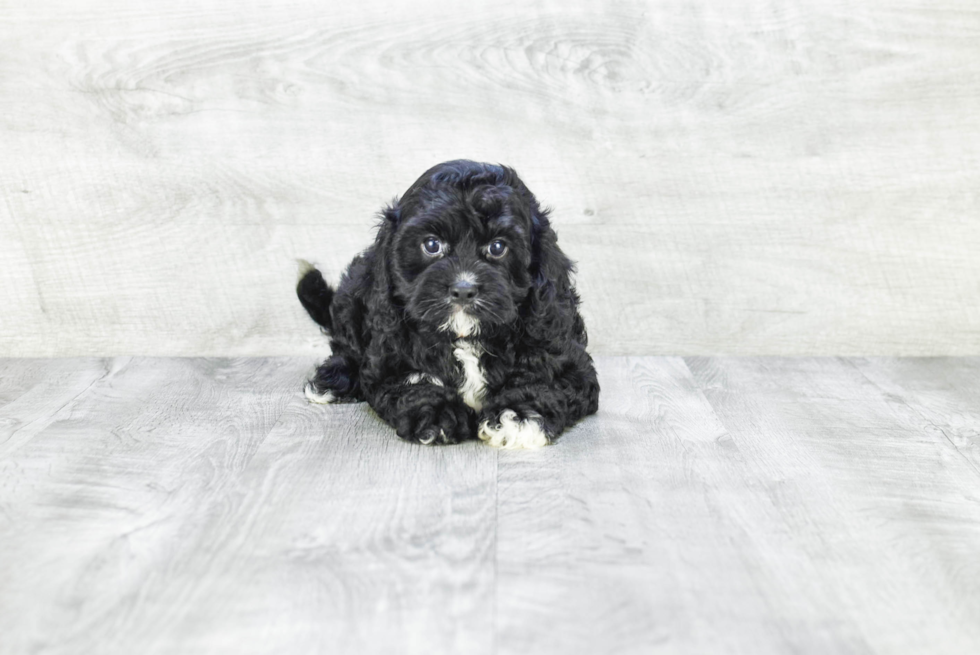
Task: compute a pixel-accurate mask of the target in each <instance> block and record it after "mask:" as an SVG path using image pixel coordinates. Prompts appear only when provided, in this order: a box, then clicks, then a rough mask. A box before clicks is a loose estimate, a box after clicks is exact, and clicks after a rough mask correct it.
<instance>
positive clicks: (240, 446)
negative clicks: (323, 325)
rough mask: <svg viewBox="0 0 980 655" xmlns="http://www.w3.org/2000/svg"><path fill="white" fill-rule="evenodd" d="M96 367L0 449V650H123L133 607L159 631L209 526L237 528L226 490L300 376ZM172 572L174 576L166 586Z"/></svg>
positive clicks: (232, 365) (258, 369)
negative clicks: (48, 416)
mask: <svg viewBox="0 0 980 655" xmlns="http://www.w3.org/2000/svg"><path fill="white" fill-rule="evenodd" d="M107 368H108V369H109V372H108V374H106V375H104V376H103V377H102V378H101V379H100V380H98V381H97V382H96V383H95V384H93V385H91V387H90V388H89V389H88V390H87V391H86V392H85V393H83V394H82V395H80V396H78V397H77V398H76V399H75V401H74V404H73V407H72V408H71V411H70V412H69V413H68V414H67V415H60V416H57V418H58V420H55V421H53V422H51V423H50V424H49V425H47V426H46V427H45V428H44V429H43V430H41V431H40V432H38V434H36V435H35V436H34V438H33V439H31V440H30V442H28V443H26V444H24V445H22V446H21V447H20V448H19V449H18V450H17V451H16V452H14V453H13V454H9V455H8V456H7V457H5V458H4V459H2V460H0V481H2V483H0V484H2V497H0V505H2V507H3V508H4V512H3V521H2V523H0V543H2V544H3V552H4V558H3V563H2V565H0V588H2V589H3V592H2V593H0V633H2V634H3V635H4V639H3V640H2V645H0V650H2V651H3V652H9V653H24V652H53V653H75V652H135V651H133V650H128V649H129V647H130V646H131V645H133V644H130V643H127V641H126V637H127V636H128V633H127V628H128V627H129V626H131V623H130V621H131V620H132V618H133V617H134V616H136V617H138V616H141V615H142V616H144V618H145V619H146V622H145V623H144V624H141V625H140V631H143V632H150V633H152V632H153V631H154V630H160V629H165V627H166V626H167V625H168V620H169V617H170V615H172V614H173V613H175V612H178V613H179V612H180V608H181V607H182V605H183V604H184V603H185V602H186V601H187V599H188V597H189V596H190V595H191V593H192V592H193V590H194V589H196V587H195V585H194V584H192V578H193V577H196V576H198V575H199V572H200V571H199V569H202V568H203V569H206V568H207V567H206V565H205V566H202V564H201V563H202V561H204V562H206V561H207V558H209V557H212V556H213V550H212V549H210V548H209V541H208V539H207V537H208V533H209V530H212V529H213V528H214V527H218V526H223V527H225V528H228V529H229V530H230V531H231V533H232V534H237V533H240V526H236V525H234V524H231V525H230V526H229V524H228V523H225V522H223V519H230V518H233V517H234V514H233V512H232V510H233V508H234V506H233V504H232V503H230V502H229V499H228V495H229V494H231V493H233V492H234V491H235V490H236V489H238V487H237V483H236V481H237V478H238V476H239V475H240V472H241V471H242V470H244V468H245V467H246V465H247V463H248V461H249V460H250V459H251V457H252V456H253V455H254V454H255V452H256V450H257V449H258V447H259V445H260V444H261V442H262V440H263V439H264V438H265V437H266V435H268V433H269V431H270V430H271V429H272V426H273V425H274V424H275V422H276V420H277V419H278V417H279V416H280V414H281V413H282V411H283V408H284V407H285V405H286V404H287V402H289V400H290V398H291V396H294V395H296V394H297V393H298V389H299V386H298V385H297V381H298V379H301V378H302V376H303V374H304V373H305V371H304V370H303V369H302V368H301V367H299V366H297V362H292V363H290V362H289V361H288V360H286V361H283V360H269V359H253V360H238V361H233V360H188V359H136V360H128V359H126V360H113V361H112V363H111V365H110V366H109V367H107ZM303 368H306V367H303ZM52 370H55V371H56V370H57V365H56V363H55V365H53V366H52ZM290 392H292V393H290ZM195 555H197V557H198V558H199V559H195ZM195 566H197V569H198V570H195V568H194V567H195ZM172 580H177V581H181V582H183V586H182V587H180V592H181V593H180V594H178V595H176V596H173V597H168V596H166V595H165V594H164V593H163V592H164V590H166V589H168V588H169V587H168V583H169V582H170V581H172ZM199 581H200V582H202V583H206V582H207V579H206V578H204V579H202V580H199ZM141 612H147V614H141ZM161 626H162V627H161ZM136 650H138V651H144V649H143V648H136Z"/></svg>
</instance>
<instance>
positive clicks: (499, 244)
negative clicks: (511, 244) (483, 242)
mask: <svg viewBox="0 0 980 655" xmlns="http://www.w3.org/2000/svg"><path fill="white" fill-rule="evenodd" d="M506 253H507V244H506V243H504V242H503V241H501V240H500V239H497V240H496V241H494V242H493V243H491V244H490V245H489V246H487V254H488V255H490V256H491V257H492V258H494V259H500V258H501V257H503V256H504V255H505V254H506Z"/></svg>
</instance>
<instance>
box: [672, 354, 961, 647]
mask: <svg viewBox="0 0 980 655" xmlns="http://www.w3.org/2000/svg"><path fill="white" fill-rule="evenodd" d="M686 361H687V362H688V364H689V365H690V367H691V369H692V371H693V374H694V378H695V380H696V381H697V384H698V386H699V387H700V388H701V389H702V390H703V393H704V395H705V397H706V398H707V400H708V401H709V402H710V403H711V406H712V407H713V408H714V410H715V412H716V413H717V415H718V417H719V418H720V420H721V421H722V423H723V424H724V425H725V428H726V429H727V431H728V434H729V435H730V437H731V439H732V440H733V443H734V444H735V445H736V446H737V448H738V450H739V452H740V453H741V455H742V457H744V458H745V461H746V462H747V464H748V466H749V467H750V468H751V470H752V473H753V475H754V477H755V480H756V481H755V484H754V485H753V486H757V487H758V488H760V489H762V490H764V492H765V493H766V494H767V495H768V496H769V498H770V502H771V506H772V511H773V512H774V513H775V514H776V515H777V516H779V518H780V520H781V522H782V523H783V534H784V535H785V536H786V538H787V539H788V540H789V544H790V545H791V549H792V551H791V552H792V557H793V559H794V560H795V562H793V567H792V568H790V569H787V573H789V576H788V577H786V578H784V580H786V581H790V582H795V583H796V584H801V583H803V584H805V588H802V589H798V590H797V591H798V592H799V593H793V594H792V595H791V597H785V598H780V604H776V605H774V608H773V609H774V612H776V616H777V617H778V618H779V620H777V622H776V623H775V625H774V627H776V628H779V629H781V630H784V631H786V633H787V634H788V635H790V636H792V643H794V644H796V646H797V648H799V649H801V650H812V651H814V652H821V651H823V652H830V651H835V652H836V650H838V649H837V648H831V649H826V648H824V649H821V648H812V647H811V646H812V645H813V644H812V642H810V641H809V637H810V636H811V635H815V634H823V635H825V636H827V637H831V636H837V635H839V634H840V629H841V627H842V625H847V626H850V629H851V630H852V631H853V632H854V635H853V636H854V637H855V638H856V641H855V645H857V644H860V645H861V647H862V649H864V648H867V649H869V650H870V651H871V652H882V653H892V652H902V653H910V652H915V653H930V652H936V651H943V652H956V653H970V652H975V651H976V649H977V648H978V645H980V582H978V581H980V564H978V562H977V559H976V557H975V552H976V548H975V545H976V544H978V543H980V503H978V502H977V499H978V490H980V477H978V475H977V472H976V470H975V469H974V468H973V467H972V466H971V465H970V463H969V462H968V461H966V460H965V459H964V458H963V457H961V456H960V454H959V453H958V452H957V451H956V450H955V449H954V448H953V446H952V445H951V444H950V442H949V441H948V440H947V439H945V438H943V436H942V435H940V434H937V433H936V431H930V430H926V429H924V425H923V421H922V420H921V418H920V417H918V416H914V417H912V419H913V420H910V414H909V413H908V412H907V411H906V409H907V408H905V407H901V406H896V403H894V402H893V401H891V400H889V399H888V398H887V397H886V395H885V394H883V393H882V391H881V389H880V388H879V387H878V386H877V385H875V384H873V383H871V382H870V381H869V380H868V378H867V377H865V376H864V375H862V374H861V372H860V371H858V370H857V369H856V368H855V367H854V366H853V365H852V364H851V363H850V362H848V361H846V360H841V359H732V358H690V359H687V360H686ZM754 528H755V526H752V530H753V532H754ZM771 555H772V557H773V558H774V559H775V560H777V561H783V562H784V563H787V564H789V563H790V560H789V559H787V555H788V553H780V552H773V553H771ZM780 595H781V594H780ZM815 610H816V611H815ZM784 612H785V614H784Z"/></svg>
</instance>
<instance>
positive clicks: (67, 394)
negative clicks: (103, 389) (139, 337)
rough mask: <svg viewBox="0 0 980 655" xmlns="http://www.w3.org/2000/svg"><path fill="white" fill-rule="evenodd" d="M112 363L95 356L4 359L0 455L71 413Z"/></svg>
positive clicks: (0, 383) (0, 381)
mask: <svg viewBox="0 0 980 655" xmlns="http://www.w3.org/2000/svg"><path fill="white" fill-rule="evenodd" d="M111 366H112V365H111V363H110V362H109V361H107V360H102V359H92V358H88V359H57V360H45V359H6V360H0V458H3V457H5V456H7V455H8V454H10V453H12V452H14V451H16V450H17V449H18V448H20V447H21V446H22V445H24V444H25V443H27V442H28V441H30V440H31V439H32V438H33V437H34V436H35V435H36V434H37V433H38V432H40V431H41V430H43V429H44V428H46V427H47V426H48V425H50V424H51V423H52V422H53V421H57V420H64V419H65V418H67V417H68V416H70V415H71V412H72V408H73V406H74V402H75V399H76V398H77V397H78V396H80V395H82V394H84V393H85V392H86V391H87V390H88V389H89V388H90V387H91V386H92V385H93V384H95V383H96V382H98V381H99V380H101V379H103V378H104V377H105V376H107V375H109V374H110V372H111Z"/></svg>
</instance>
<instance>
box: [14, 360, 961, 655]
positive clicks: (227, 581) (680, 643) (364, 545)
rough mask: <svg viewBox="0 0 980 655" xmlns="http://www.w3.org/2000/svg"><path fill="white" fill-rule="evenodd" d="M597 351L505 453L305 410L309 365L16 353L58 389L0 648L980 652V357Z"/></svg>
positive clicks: (18, 497) (25, 447) (346, 408)
mask: <svg viewBox="0 0 980 655" xmlns="http://www.w3.org/2000/svg"><path fill="white" fill-rule="evenodd" d="M96 364H98V366H96ZM597 364H598V369H599V375H600V380H601V382H602V385H603V396H602V404H601V408H600V412H599V414H597V415H596V416H594V417H590V418H589V419H587V420H585V421H583V422H582V423H580V424H579V425H578V426H576V427H575V428H574V429H572V430H571V431H570V432H568V433H567V434H566V435H565V437H564V438H563V439H562V440H561V441H560V442H559V443H558V444H557V445H555V446H553V447H549V448H546V449H543V450H540V451H530V452H511V451H499V452H498V451H494V450H493V449H491V448H488V447H485V446H484V445H483V444H480V443H469V444H464V445H462V446H459V447H445V448H432V447H422V446H417V445H412V444H406V443H404V442H402V441H400V440H398V439H397V437H395V435H394V433H393V431H392V430H391V429H390V428H388V427H387V426H385V425H384V424H383V423H382V422H381V421H380V420H379V419H378V418H377V416H375V415H374V413H373V412H372V411H371V410H370V409H369V408H368V407H367V406H366V405H363V404H360V405H343V406H328V407H321V406H311V405H308V404H307V403H306V401H305V399H304V398H303V396H302V393H301V388H302V382H303V379H304V377H305V376H306V375H307V374H308V373H309V371H310V368H311V365H312V360H310V359H309V358H263V359H255V360H249V359H239V360H227V359H203V360H202V359H167V358H120V359H114V360H105V361H99V360H69V361H59V360H46V361H45V360H41V361H37V362H19V361H12V360H5V361H0V379H2V380H4V382H3V383H0V394H3V397H5V398H9V397H16V399H15V400H14V401H13V403H14V405H15V409H16V407H17V406H16V403H18V402H22V407H21V409H23V407H26V406H27V405H26V404H23V403H25V402H26V401H23V399H24V398H27V397H29V396H31V394H33V396H31V397H32V398H33V399H32V400H31V406H32V407H33V408H34V410H35V413H36V412H38V411H42V410H44V408H48V409H49V410H50V412H51V414H50V415H49V416H47V417H46V418H45V417H44V416H34V417H33V423H32V424H35V425H37V426H38V427H37V429H36V430H35V432H34V434H33V436H32V438H31V439H29V440H26V441H24V442H23V443H21V444H20V445H19V447H18V448H16V449H14V450H11V451H9V452H7V453H6V454H5V456H4V457H3V458H0V551H2V557H0V634H2V635H3V639H0V653H3V654H4V655H6V654H7V653H11V654H14V653H17V654H19V653H23V652H38V653H65V654H67V653H82V652H84V653H89V652H98V653H120V654H121V653H133V652H146V653H166V654H169V653H215V652H235V653H243V654H253V653H254V654H266V653H280V652H289V653H297V654H302V653H358V654H360V653H388V652H393V651H397V652H408V653H423V652H424V653H460V652H466V653H471V652H472V653H488V654H489V653H525V652H534V653H542V654H547V653H563V654H566V653H567V654H573V655H574V654H575V653H595V652H610V653H647V652H668V653H692V654H693V653H753V654H764V653H784V652H812V653H827V652H834V653H837V652H843V653H933V652H943V653H953V654H959V653H964V654H965V653H973V652H976V651H977V649H978V647H980V629H978V627H977V626H980V621H978V620H977V619H978V618H980V587H978V580H980V564H978V563H977V560H976V557H975V553H976V552H977V549H978V548H980V502H978V498H980V496H978V493H980V474H978V472H977V469H976V468H975V467H974V463H973V461H972V459H971V456H972V455H971V451H969V450H968V449H964V447H963V446H964V444H965V443H966V441H963V442H960V441H957V440H958V439H967V440H968V439H969V438H970V437H971V434H972V433H970V429H971V426H973V427H974V428H975V427H976V425H977V424H978V422H977V416H976V408H977V405H976V398H977V396H976V395H975V394H974V393H973V391H974V390H975V389H976V384H977V382H976V379H977V378H976V377H975V376H974V374H975V372H976V369H977V361H976V360H975V359H956V358H951V359H936V360H876V359H859V360H847V359H776V358H754V359H739V358H687V359H681V358H676V357H670V358H660V357H626V358H621V357H601V358H599V359H598V362H597ZM44 371H48V372H50V374H51V375H50V376H45V375H43V372H44ZM72 372H74V374H75V375H76V377H77V379H76V380H75V382H77V386H80V387H81V388H77V389H75V391H74V395H73V396H71V399H70V402H68V401H64V400H63V398H65V397H66V394H67V389H68V387H69V386H71V385H67V384H66V382H65V381H67V380H71V379H73V378H72ZM84 374H87V375H88V376H89V377H88V378H84ZM48 377H50V380H48ZM86 379H90V380H91V381H90V382H89V383H88V384H87V385H86V386H81V383H82V382H83V381H84V380H86ZM73 384H75V383H74V382H73ZM46 398H52V399H55V398H57V399H61V400H59V401H58V402H54V401H51V402H48V401H47V400H46ZM65 402H68V404H67V405H66V404H65ZM8 406H9V405H8ZM66 407H67V409H65V408H66ZM4 409H5V408H0V417H2V416H3V411H4ZM18 411H20V410H18ZM938 428H942V429H938ZM950 429H953V430H955V432H949V430H950ZM944 430H945V431H947V432H948V435H947V434H944V433H943V431H944ZM954 444H955V446H954ZM956 446H958V447H959V448H960V450H957V447H956Z"/></svg>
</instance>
